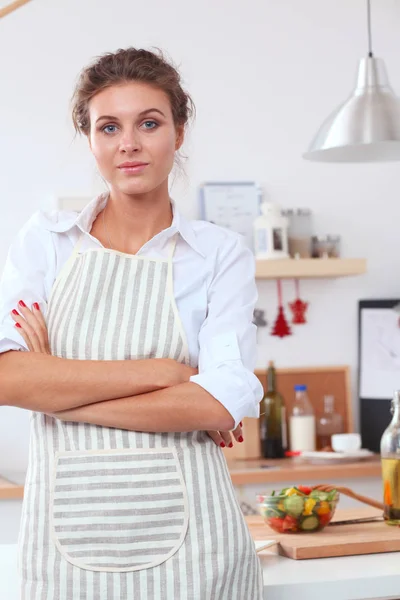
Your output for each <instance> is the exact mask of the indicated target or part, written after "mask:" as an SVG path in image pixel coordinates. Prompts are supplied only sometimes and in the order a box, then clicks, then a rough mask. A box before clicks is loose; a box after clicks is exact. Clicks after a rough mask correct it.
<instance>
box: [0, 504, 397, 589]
mask: <svg viewBox="0 0 400 600" xmlns="http://www.w3.org/2000/svg"><path fill="white" fill-rule="evenodd" d="M364 513H365V514H370V509H364V511H363V510H360V516H364ZM343 517H344V518H345V517H346V513H345V511H340V510H339V511H337V518H343ZM249 519H250V522H251V518H248V519H247V520H248V522H249ZM250 530H251V527H250ZM259 556H260V561H261V565H262V569H263V577H264V598H265V599H266V600H293V598H307V600H321V598H323V599H324V600H378V599H379V600H383V599H385V600H389V598H390V599H393V600H396V599H397V600H398V598H399V590H400V569H399V564H400V552H389V553H386V554H369V555H363V556H347V557H339V558H321V559H312V560H291V559H289V558H285V557H283V556H279V555H277V554H276V550H275V551H274V548H271V549H268V550H265V551H263V552H261V553H260V554H259ZM18 597H19V596H18V581H17V545H16V544H1V545H0V598H7V600H18ZM246 600H247V599H246ZM249 600H250V599H249Z"/></svg>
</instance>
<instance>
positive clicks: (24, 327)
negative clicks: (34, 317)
mask: <svg viewBox="0 0 400 600" xmlns="http://www.w3.org/2000/svg"><path fill="white" fill-rule="evenodd" d="M28 310H29V309H28ZM11 317H12V318H13V320H14V321H15V326H16V327H17V329H18V331H19V333H20V334H21V335H22V337H23V338H24V340H25V342H26V344H27V346H28V349H29V350H30V351H31V352H42V353H43V352H44V350H42V343H41V340H40V337H39V335H38V334H37V333H36V331H35V330H34V329H33V327H32V326H31V325H30V324H29V323H28V321H27V320H26V319H25V317H23V316H22V315H20V314H19V313H18V311H16V310H15V309H14V310H13V311H12V312H11Z"/></svg>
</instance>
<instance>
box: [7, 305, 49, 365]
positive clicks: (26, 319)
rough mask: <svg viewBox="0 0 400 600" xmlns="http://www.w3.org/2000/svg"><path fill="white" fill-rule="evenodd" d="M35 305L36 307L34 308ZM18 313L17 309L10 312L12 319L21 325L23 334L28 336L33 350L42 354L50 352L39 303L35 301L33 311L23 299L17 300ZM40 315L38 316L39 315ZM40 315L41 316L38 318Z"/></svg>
mask: <svg viewBox="0 0 400 600" xmlns="http://www.w3.org/2000/svg"><path fill="white" fill-rule="evenodd" d="M36 306H37V307H38V308H37V309H36ZM18 308H19V311H20V312H19V313H18V311H17V310H15V309H14V310H13V311H12V312H11V314H12V317H13V319H14V321H17V322H19V323H20V325H21V326H22V328H23V330H24V331H25V334H27V335H28V336H29V339H30V342H31V344H32V346H33V347H34V348H35V350H34V351H35V352H41V353H42V354H50V350H49V347H48V346H49V344H48V334H47V327H46V324H45V322H44V319H43V316H42V315H41V313H40V309H39V305H38V304H37V303H35V313H36V314H34V313H33V312H32V310H30V309H29V308H28V307H27V306H26V304H25V303H24V302H23V300H20V301H19V302H18ZM39 315H40V316H39ZM40 317H41V318H40Z"/></svg>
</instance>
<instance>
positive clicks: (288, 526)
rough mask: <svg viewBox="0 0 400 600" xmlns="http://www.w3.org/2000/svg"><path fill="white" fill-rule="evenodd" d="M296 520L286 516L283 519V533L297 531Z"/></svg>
mask: <svg viewBox="0 0 400 600" xmlns="http://www.w3.org/2000/svg"><path fill="white" fill-rule="evenodd" d="M297 527H298V526H297V519H296V518H295V517H292V516H291V515H286V517H285V518H284V519H283V531H297Z"/></svg>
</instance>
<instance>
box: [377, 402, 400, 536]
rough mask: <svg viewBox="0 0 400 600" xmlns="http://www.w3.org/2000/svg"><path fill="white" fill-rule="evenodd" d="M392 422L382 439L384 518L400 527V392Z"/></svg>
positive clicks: (393, 408)
mask: <svg viewBox="0 0 400 600" xmlns="http://www.w3.org/2000/svg"><path fill="white" fill-rule="evenodd" d="M391 413H392V420H391V422H390V423H389V425H388V427H387V428H386V429H385V431H384V432H383V435H382V438H381V461H382V480H383V503H384V518H385V521H386V523H387V524H388V525H400V391H396V392H395V393H394V395H393V400H392V407H391Z"/></svg>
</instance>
